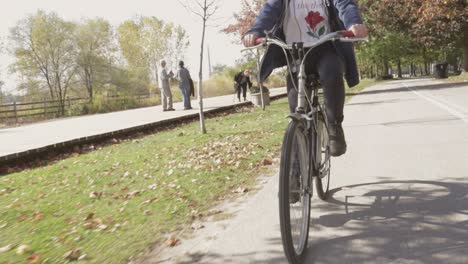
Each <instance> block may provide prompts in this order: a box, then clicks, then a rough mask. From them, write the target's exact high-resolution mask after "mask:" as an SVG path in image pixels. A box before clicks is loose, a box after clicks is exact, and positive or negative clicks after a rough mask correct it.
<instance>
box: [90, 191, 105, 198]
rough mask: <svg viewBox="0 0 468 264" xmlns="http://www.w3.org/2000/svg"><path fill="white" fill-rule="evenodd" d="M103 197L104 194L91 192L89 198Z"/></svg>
mask: <svg viewBox="0 0 468 264" xmlns="http://www.w3.org/2000/svg"><path fill="white" fill-rule="evenodd" d="M101 197H102V192H91V193H90V194H89V198H91V199H100V198H101Z"/></svg>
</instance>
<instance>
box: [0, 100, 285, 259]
mask: <svg viewBox="0 0 468 264" xmlns="http://www.w3.org/2000/svg"><path fill="white" fill-rule="evenodd" d="M287 109H288V107H287V101H286V100H284V99H283V100H280V101H277V102H274V103H273V104H272V106H271V107H268V108H267V110H266V111H261V110H259V109H248V108H247V109H245V112H241V113H239V114H233V115H227V116H223V117H218V118H213V119H209V120H207V122H206V126H207V129H208V134H206V135H201V134H199V132H198V123H193V124H188V125H183V126H181V127H179V128H176V129H173V130H169V131H164V132H160V133H157V134H154V135H150V136H147V137H144V138H141V139H135V140H129V141H127V142H123V143H121V144H117V145H111V146H107V147H104V148H102V149H99V150H96V151H94V152H90V153H88V154H84V155H78V154H77V155H76V156H75V157H72V158H69V159H66V160H63V161H60V162H58V163H56V164H51V165H49V166H47V167H44V168H38V169H33V170H30V171H24V172H21V173H15V174H10V175H7V176H3V177H1V178H0V233H1V235H0V252H1V251H6V252H3V253H0V263H26V262H27V259H28V258H31V259H33V260H34V259H35V258H38V259H39V261H38V262H37V263H43V261H46V262H47V263H61V262H68V260H71V259H74V258H76V257H80V256H84V254H86V255H85V257H84V259H83V262H85V263H86V262H88V263H125V262H127V260H128V259H129V257H131V256H135V255H137V254H138V253H140V252H143V251H144V250H145V249H147V248H149V247H150V246H151V245H152V244H154V243H158V242H163V241H165V240H167V238H166V237H165V235H166V234H168V233H170V232H175V231H176V230H177V229H178V228H180V227H181V226H183V225H184V224H188V223H190V222H191V221H192V216H193V214H198V213H196V212H206V211H207V210H208V209H209V208H210V207H211V206H213V205H214V204H215V203H216V202H217V201H219V200H220V199H221V198H222V197H223V196H225V195H226V194H229V193H231V190H233V189H237V188H239V187H249V186H251V185H252V184H253V183H254V176H256V175H258V174H259V170H261V169H262V168H266V167H268V166H265V165H264V164H267V165H268V164H270V161H271V160H273V156H274V155H276V153H278V152H279V150H280V144H281V140H282V136H283V132H284V129H285V127H286V124H287V122H288V121H287V119H286V118H285V117H286V115H287ZM265 159H267V160H265ZM20 245H27V246H28V247H30V250H26V251H27V252H25V253H24V254H17V252H16V251H17V249H18V247H19V246H20ZM9 247H10V248H11V249H10V250H8V248H9ZM2 248H3V250H2ZM73 250H74V251H73ZM70 251H73V252H70ZM67 252H68V253H69V255H70V254H71V256H68V258H67V257H65V256H64V255H65V254H66V253H67Z"/></svg>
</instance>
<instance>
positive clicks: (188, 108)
mask: <svg viewBox="0 0 468 264" xmlns="http://www.w3.org/2000/svg"><path fill="white" fill-rule="evenodd" d="M190 109H193V108H192V107H186V108H184V110H190Z"/></svg>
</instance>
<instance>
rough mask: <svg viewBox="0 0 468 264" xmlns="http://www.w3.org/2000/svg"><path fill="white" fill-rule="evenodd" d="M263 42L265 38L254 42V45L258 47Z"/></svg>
mask: <svg viewBox="0 0 468 264" xmlns="http://www.w3.org/2000/svg"><path fill="white" fill-rule="evenodd" d="M264 41H265V38H258V39H256V40H255V45H260V44H262V43H263V42H264Z"/></svg>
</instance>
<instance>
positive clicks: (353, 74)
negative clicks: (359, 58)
mask: <svg viewBox="0 0 468 264" xmlns="http://www.w3.org/2000/svg"><path fill="white" fill-rule="evenodd" d="M324 1H325V2H326V4H327V5H328V13H329V19H330V26H331V29H332V31H338V30H344V29H349V28H350V27H351V26H352V25H355V24H362V18H361V16H360V13H359V9H358V6H357V5H356V3H355V0H324ZM288 8H289V0H267V2H266V3H265V4H264V5H263V7H262V9H261V10H260V13H259V14H258V16H257V19H256V20H255V22H254V24H253V26H252V28H250V30H249V31H247V33H246V34H255V35H257V36H260V37H263V36H265V31H269V32H271V33H272V34H273V35H274V36H275V37H278V38H280V39H282V40H283V41H284V40H285V37H284V33H283V25H282V24H283V20H284V16H285V14H286V12H287V10H288ZM334 45H335V47H336V50H337V51H338V53H339V54H340V56H342V58H343V61H344V63H345V78H346V82H347V83H348V86H349V87H353V86H355V85H357V84H358V83H359V72H358V68H357V63H356V56H355V54H354V48H353V45H352V44H351V43H344V42H339V41H337V42H335V43H334ZM261 64H262V65H261V69H260V76H261V80H262V81H263V80H265V79H266V78H268V76H269V75H270V74H271V72H272V71H273V70H274V69H275V68H279V67H283V66H285V65H286V64H287V63H286V59H285V57H284V53H283V51H282V50H281V48H279V47H278V46H276V45H270V46H269V47H268V48H267V51H266V52H265V56H263V58H262V63H261Z"/></svg>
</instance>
